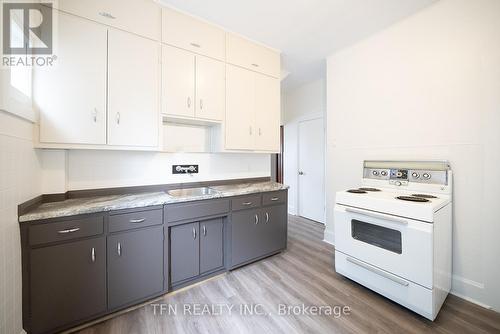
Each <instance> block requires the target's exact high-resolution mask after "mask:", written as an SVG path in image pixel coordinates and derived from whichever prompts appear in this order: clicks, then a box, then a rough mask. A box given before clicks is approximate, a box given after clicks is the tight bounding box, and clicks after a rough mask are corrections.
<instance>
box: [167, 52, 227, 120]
mask: <svg viewBox="0 0 500 334" xmlns="http://www.w3.org/2000/svg"><path fill="white" fill-rule="evenodd" d="M162 49H163V51H162V53H163V55H162V59H163V60H162V66H163V70H162V82H163V84H162V101H163V102H162V105H163V106H162V113H163V114H165V115H167V116H177V117H180V118H196V119H202V120H211V121H222V119H223V118H224V103H225V102H224V94H225V85H224V83H225V80H224V78H225V64H224V63H223V62H221V61H218V60H215V59H212V58H208V57H204V56H200V55H195V54H194V53H192V52H189V51H185V50H181V49H179V48H176V47H172V46H167V45H163V48H162Z"/></svg>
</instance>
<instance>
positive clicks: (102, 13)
mask: <svg viewBox="0 0 500 334" xmlns="http://www.w3.org/2000/svg"><path fill="white" fill-rule="evenodd" d="M99 15H101V16H102V17H105V18H107V19H112V20H114V19H116V17H115V16H113V15H111V14H110V13H107V12H99Z"/></svg>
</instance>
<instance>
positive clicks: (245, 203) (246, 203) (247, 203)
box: [241, 202, 253, 206]
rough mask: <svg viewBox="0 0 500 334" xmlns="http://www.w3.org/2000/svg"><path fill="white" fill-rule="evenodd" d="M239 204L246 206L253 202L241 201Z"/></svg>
mask: <svg viewBox="0 0 500 334" xmlns="http://www.w3.org/2000/svg"><path fill="white" fill-rule="evenodd" d="M241 204H243V205H246V206H248V205H252V204H253V203H252V202H243V203H241Z"/></svg>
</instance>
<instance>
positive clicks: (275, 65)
mask: <svg viewBox="0 0 500 334" xmlns="http://www.w3.org/2000/svg"><path fill="white" fill-rule="evenodd" d="M226 61H227V62H228V63H230V64H233V65H237V66H242V67H245V68H248V69H250V70H252V71H256V72H260V73H264V74H267V75H270V76H272V77H275V78H279V77H280V72H281V65H280V54H279V53H278V52H276V51H274V50H271V49H269V48H266V47H264V46H261V45H258V44H256V43H253V42H251V41H249V40H247V39H244V38H242V37H239V36H236V35H234V34H231V33H228V34H227V36H226Z"/></svg>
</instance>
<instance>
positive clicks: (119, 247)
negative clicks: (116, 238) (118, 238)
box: [116, 242, 122, 256]
mask: <svg viewBox="0 0 500 334" xmlns="http://www.w3.org/2000/svg"><path fill="white" fill-rule="evenodd" d="M116 251H117V252H118V256H122V244H121V243H120V242H119V243H118V245H116Z"/></svg>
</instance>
